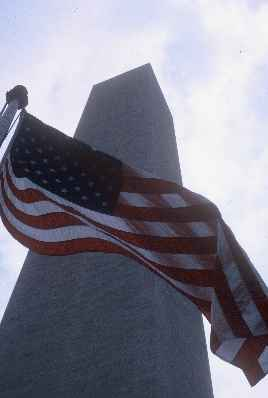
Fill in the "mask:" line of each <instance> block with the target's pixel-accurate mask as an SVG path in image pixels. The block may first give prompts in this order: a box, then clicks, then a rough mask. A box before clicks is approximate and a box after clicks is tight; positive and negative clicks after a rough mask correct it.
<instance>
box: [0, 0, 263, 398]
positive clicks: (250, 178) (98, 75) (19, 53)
mask: <svg viewBox="0 0 268 398" xmlns="http://www.w3.org/2000/svg"><path fill="white" fill-rule="evenodd" d="M0 20H1V25H0V37H1V50H0V71H1V78H0V107H1V103H2V104H3V102H4V95H5V92H6V91H7V90H8V89H10V88H12V87H13V86H14V85H15V84H25V85H26V86H27V88H28V91H29V103H30V104H29V107H28V111H29V112H31V113H33V114H34V115H35V116H37V117H38V118H40V119H41V120H43V121H44V122H46V123H48V124H51V125H53V126H54V127H56V128H58V129H60V130H62V131H64V132H65V133H68V134H70V135H73V133H74V130H75V128H76V125H77V123H78V120H79V118H80V115H81V112H82V109H83V107H84V105H85V102H86V100H87V97H88V95H89V92H90V90H91V87H92V85H93V84H95V83H97V82H100V81H103V80H106V79H108V78H110V77H113V76H115V75H118V74H120V73H122V72H125V71H127V70H130V69H132V68H135V67H137V66H140V65H142V64H144V63H147V62H150V63H151V64H152V66H153V69H154V71H155V73H156V76H157V79H158V81H159V83H160V86H161V88H162V90H163V92H164V95H165V97H166V100H167V102H168V105H169V107H170V109H171V112H172V114H173V118H174V123H175V130H176V136H177V143H178V149H179V155H180V162H181V169H182V176H183V182H184V185H185V186H186V187H188V188H190V189H192V190H194V191H197V192H199V193H202V194H203V195H205V196H207V197H208V198H209V199H211V200H213V201H214V202H215V203H216V204H217V205H218V207H219V208H220V210H221V212H222V215H223V217H224V219H225V220H226V221H227V223H228V224H229V225H230V226H231V228H232V229H233V231H234V233H235V234H236V236H237V238H238V240H239V242H240V243H241V244H242V246H243V247H244V248H245V249H246V251H247V252H248V254H249V256H250V258H251V259H252V261H253V263H254V264H255V266H256V268H257V269H258V271H259V272H260V274H261V275H262V277H263V279H264V280H265V282H266V283H268V258H267V245H268V201H267V198H268V176H267V174H268V146H267V144H268V137H267V129H268V127H267V126H268V112H267V110H268V24H267V20H268V1H267V0H192V1H191V0H165V1H163V0H154V1H153V0H136V1H135V2H133V1H126V0H125V1H120V0H90V1H88V0H78V1H71V0H47V1H46V2H43V1H41V0H32V1H30V0H28V1H26V0H13V1H12V2H10V1H8V0H2V2H1V8H0ZM25 254H26V250H25V249H24V248H23V247H22V246H21V245H20V244H18V243H17V242H16V241H15V240H14V239H13V238H11V237H10V236H9V235H8V233H7V232H6V231H5V229H4V228H3V226H2V225H1V233H0V318H1V316H2V314H3V312H4V309H5V307H6V304H7V302H8V299H9V297H10V294H11V292H12V289H13V287H14V284H15V281H16V279H17V277H18V274H19V271H20V269H21V266H22V264H23V260H24V257H25ZM206 329H207V330H209V329H208V328H207V327H206ZM210 364H211V372H212V379H213V387H214V394H215V398H229V397H232V396H236V395H237V394H239V395H240V396H241V397H243V398H257V397H258V398H259V397H261V396H266V395H267V388H268V378H267V377H266V378H265V379H264V380H263V381H261V382H260V383H259V384H258V385H257V386H256V387H254V388H253V389H251V388H250V387H249V385H248V384H247V382H246V379H245V377H244V376H243V374H242V372H241V371H240V370H238V369H236V368H234V367H232V366H231V365H228V364H225V363H224V362H223V361H221V360H219V359H218V358H216V357H215V356H212V355H210Z"/></svg>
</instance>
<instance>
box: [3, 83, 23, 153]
mask: <svg viewBox="0 0 268 398" xmlns="http://www.w3.org/2000/svg"><path fill="white" fill-rule="evenodd" d="M27 105H28V92H27V89H26V88H25V87H24V86H21V85H18V86H15V87H14V88H13V89H12V90H10V91H8V92H7V93H6V103H5V105H4V107H3V108H2V110H1V114H0V147H1V145H2V143H3V141H4V139H5V138H6V136H7V135H8V133H9V131H10V129H11V127H12V122H13V120H14V118H15V115H16V113H17V111H18V110H20V109H24V108H25V107H26V106H27Z"/></svg>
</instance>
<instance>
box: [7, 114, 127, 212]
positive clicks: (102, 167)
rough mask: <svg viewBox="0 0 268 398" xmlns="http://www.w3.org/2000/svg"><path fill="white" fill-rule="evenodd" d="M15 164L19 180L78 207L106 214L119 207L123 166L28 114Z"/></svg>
mask: <svg viewBox="0 0 268 398" xmlns="http://www.w3.org/2000/svg"><path fill="white" fill-rule="evenodd" d="M43 131H45V135H43V134H42V132H43ZM44 137H45V138H44ZM11 161H12V166H13V170H14V173H15V175H16V176H17V177H27V178H29V179H30V180H32V181H33V182H34V183H36V184H38V185H39V186H41V187H43V188H45V189H47V190H49V191H51V192H53V193H55V194H57V195H59V196H62V197H64V198H66V199H67V200H69V201H71V202H74V203H76V204H78V205H81V206H83V207H86V208H89V209H93V210H97V211H101V212H104V213H111V212H112V210H113V208H114V207H115V205H116V202H117V199H118V196H119V193H120V187H121V169H122V167H121V162H120V161H119V160H117V159H114V158H112V157H110V156H108V155H106V154H104V153H102V152H99V151H94V150H92V148H91V147H90V146H89V145H86V144H84V143H81V142H79V141H77V140H76V139H73V138H70V137H68V136H66V135H64V134H62V133H60V132H59V131H57V130H56V129H53V128H52V127H49V126H47V125H45V124H43V123H41V122H40V121H39V120H37V119H35V118H34V117H32V116H30V115H28V114H27V115H25V117H24V118H23V121H22V125H21V128H20V134H18V136H17V137H16V138H15V140H14V144H13V146H12V149H11Z"/></svg>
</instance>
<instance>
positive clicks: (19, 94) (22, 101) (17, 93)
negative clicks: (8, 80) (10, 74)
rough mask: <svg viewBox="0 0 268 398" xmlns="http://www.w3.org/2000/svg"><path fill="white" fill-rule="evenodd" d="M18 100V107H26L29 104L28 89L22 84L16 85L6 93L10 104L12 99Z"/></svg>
mask: <svg viewBox="0 0 268 398" xmlns="http://www.w3.org/2000/svg"><path fill="white" fill-rule="evenodd" d="M13 100H17V102H18V109H22V108H25V107H26V106H27V105H28V91H27V89H26V87H24V86H22V85H18V86H15V87H14V88H12V89H11V90H10V91H8V92H7V93H6V102H7V104H9V103H10V102H11V101H13Z"/></svg>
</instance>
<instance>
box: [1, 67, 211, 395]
mask: <svg viewBox="0 0 268 398" xmlns="http://www.w3.org/2000/svg"><path fill="white" fill-rule="evenodd" d="M76 137H77V138H79V139H81V140H82V141H85V142H87V143H89V144H90V145H92V146H93V147H95V148H96V149H99V150H102V151H104V152H107V153H109V154H111V155H114V156H116V157H118V158H120V159H122V160H123V161H124V162H127V163H128V164H129V165H131V166H133V167H138V168H140V169H145V170H147V171H149V172H152V173H154V174H155V175H158V176H160V177H163V178H168V179H171V180H174V181H177V182H181V177H180V168H179V161H178V155H177V149H176V141H175V135H174V127H173V122H172V117H171V114H170V111H169V109H168V106H167V104H166V101H165V99H164V97H163V94H162V92H161V90H160V87H159V85H158V83H157V80H156V78H155V76H154V73H153V70H152V68H151V66H150V65H144V66H142V67H140V68H137V69H134V70H132V71H130V72H127V73H124V74H122V75H120V76H117V77H115V78H113V79H110V80H107V81H105V82H103V83H100V84H97V85H95V86H94V87H93V89H92V92H91V94H90V97H89V100H88V102H87V104H86V107H85V109H84V112H83V114H82V117H81V120H80V122H79V125H78V128H77V131H76ZM212 396H213V393H212V388H211V380H210V372H209V367H208V357H207V351H206V344H205V338H204V331H203V325H202V320H201V316H200V314H199V313H198V311H197V310H196V308H195V307H194V306H193V305H192V304H191V303H190V302H188V301H187V300H186V299H185V298H184V297H183V296H181V295H180V294H179V293H178V292H177V291H175V290H174V289H173V288H172V287H170V286H169V285H168V284H167V283H166V282H165V281H164V280H162V279H160V278H159V277H158V276H156V275H155V274H153V273H151V272H150V271H149V270H148V269H146V268H144V267H143V266H142V265H140V264H138V263H136V262H135V261H131V260H129V259H127V258H125V257H122V256H119V255H112V254H110V255H109V254H103V253H91V254H79V255H72V256H67V257H47V256H40V255H37V254H36V253H33V252H30V253H29V254H28V256H27V258H26V261H25V263H24V265H23V268H22V271H21V274H20V276H19V279H18V282H17V284H16V287H15V289H14V292H13V294H12V297H11V299H10V302H9V304H8V307H7V310H6V313H5V315H4V318H3V321H2V324H1V327H0V397H1V398H26V397H27V398H29V397H35V398H36V397H38V398H47V397H50V398H106V397H107V398H108V397H109V398H126V397H128V398H143V397H144V398H164V397H165V398H179V397H182V398H196V397H198V398H212Z"/></svg>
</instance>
